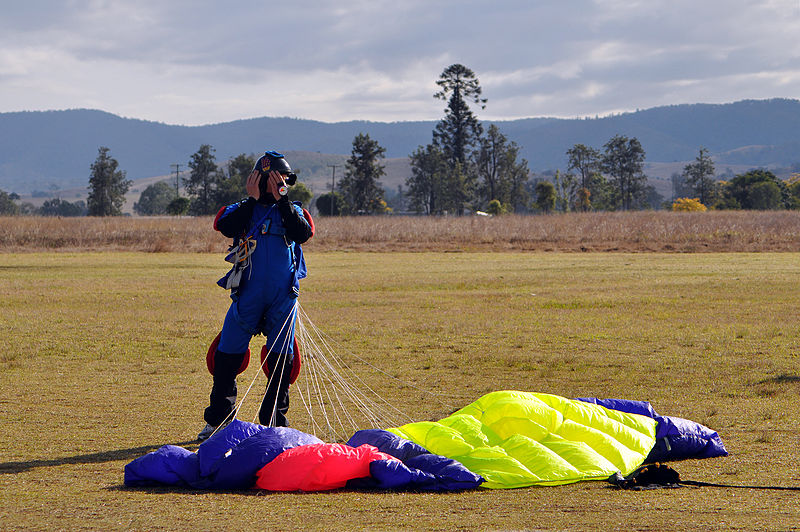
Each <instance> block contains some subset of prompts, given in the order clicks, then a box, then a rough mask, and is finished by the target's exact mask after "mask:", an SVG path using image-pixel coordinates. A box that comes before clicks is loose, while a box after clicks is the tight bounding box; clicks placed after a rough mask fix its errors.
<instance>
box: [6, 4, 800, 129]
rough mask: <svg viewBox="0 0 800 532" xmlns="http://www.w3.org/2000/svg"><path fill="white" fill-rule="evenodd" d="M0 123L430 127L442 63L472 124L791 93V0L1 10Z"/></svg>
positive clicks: (798, 88) (794, 81)
mask: <svg viewBox="0 0 800 532" xmlns="http://www.w3.org/2000/svg"><path fill="white" fill-rule="evenodd" d="M4 10H5V12H4V16H3V18H2V19H0V50H2V51H0V79H2V81H3V83H2V85H0V102H3V103H2V106H0V111H13V110H22V109H63V108H71V107H98V108H101V109H103V110H107V111H111V112H115V113H118V114H122V115H124V116H133V117H138V118H146V119H150V120H158V121H164V122H170V123H185V124H202V123H209V122H219V121H225V120H234V119H237V118H247V117H254V116H265V115H270V116H294V117H302V118H312V119H318V120H327V121H338V120H351V119H368V120H417V119H436V118H438V117H440V116H441V113H442V108H443V106H442V104H441V102H437V101H435V100H434V99H433V98H432V94H433V92H434V91H435V81H436V79H437V78H438V76H439V74H440V73H441V71H442V70H443V69H444V68H445V67H447V66H448V65H449V64H451V63H455V62H460V63H463V64H465V65H467V66H468V67H470V68H471V69H472V70H473V71H475V72H476V74H477V75H478V77H479V79H480V81H481V84H482V86H483V88H484V96H486V97H487V98H488V99H489V103H488V106H487V108H486V110H485V111H483V112H482V113H481V117H482V118H488V119H510V118H517V117H524V116H564V117H568V116H584V115H595V114H600V115H602V114H606V113H608V112H615V111H621V110H632V109H634V108H637V107H638V108H644V107H650V106H655V105H667V104H673V103H685V102H699V101H703V102H724V101H734V100H737V99H742V98H770V97H797V96H798V94H800V85H799V84H798V83H799V81H798V77H800V64H798V63H799V61H798V59H797V58H799V57H800V40H798V39H797V38H796V36H797V35H800V3H798V2H797V1H796V0H771V1H763V2H752V1H749V0H727V1H723V0H715V1H707V2H697V1H696V0H695V1H693V2H690V1H687V0H673V1H667V0H648V1H633V0H625V1H622V0H576V1H573V2H559V1H556V0H548V1H542V2H529V1H527V0H525V1H523V0H518V1H516V0H500V1H498V2H495V3H492V4H491V6H489V5H487V4H486V3H485V2H478V1H476V0H464V1H455V0H444V1H441V2H432V3H431V2H423V1H421V0H404V1H403V2H397V1H393V2H390V1H385V0H371V1H366V0H340V1H339V2H336V3H333V2H327V1H321V0H298V1H296V2H293V3H291V4H289V3H280V4H277V5H275V4H273V3H265V2H261V1H257V0H244V1H241V2H236V3H234V4H220V3H218V2H213V1H210V0H203V1H196V2H192V1H188V0H174V1H170V2H163V1H156V0H143V1H138V2H133V1H130V2H111V1H104V0H94V1H89V2H56V1H52V2H50V1H44V0H29V1H27V2H24V3H23V2H16V3H11V4H10V5H9V6H5V7H4Z"/></svg>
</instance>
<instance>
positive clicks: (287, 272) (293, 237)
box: [204, 198, 312, 426]
mask: <svg viewBox="0 0 800 532" xmlns="http://www.w3.org/2000/svg"><path fill="white" fill-rule="evenodd" d="M214 227H215V228H216V229H217V230H219V231H220V232H222V233H223V234H224V235H225V236H229V237H232V238H235V239H237V240H243V239H245V238H248V237H249V238H251V239H252V240H254V241H255V243H256V245H255V249H253V251H252V253H251V254H250V256H249V261H250V265H249V266H248V267H247V268H246V269H244V271H243V272H242V275H241V280H240V282H239V285H238V287H236V288H233V289H232V291H231V299H232V300H233V301H232V303H231V306H230V308H229V309H228V313H227V315H226V316H225V321H224V323H223V326H222V333H221V335H220V341H219V345H218V346H217V351H216V353H215V354H214V385H213V387H212V391H211V396H210V405H209V407H208V408H206V410H205V414H204V417H205V420H206V422H208V423H209V424H210V425H212V426H217V425H219V424H220V423H222V422H223V421H224V420H225V418H227V417H228V415H229V414H230V413H231V411H232V410H233V407H234V405H235V403H236V373H237V370H238V368H239V366H240V365H241V363H242V360H243V359H244V355H245V353H246V351H247V350H248V348H249V345H250V340H251V339H252V337H253V336H255V335H256V334H263V335H264V336H266V338H267V341H266V346H267V349H268V350H269V354H268V356H267V367H268V369H269V373H270V379H269V382H268V384H267V392H266V394H265V396H264V400H263V402H262V404H261V409H260V412H259V421H260V422H261V423H262V424H263V425H271V426H287V422H286V412H287V411H288V408H289V375H290V373H291V369H292V362H293V351H294V349H293V345H294V324H295V320H296V311H295V303H296V302H297V296H298V294H299V283H298V281H299V279H301V278H303V277H305V274H306V271H305V262H304V260H303V256H302V249H301V248H300V244H301V243H303V242H305V241H306V240H308V238H310V236H311V234H312V230H311V227H310V225H309V224H308V222H307V220H306V219H305V217H304V215H303V210H302V208H301V207H300V206H299V205H295V204H292V203H290V202H289V201H288V200H287V199H286V198H281V199H280V200H278V201H277V202H275V201H274V200H272V198H268V199H267V200H266V201H265V202H260V201H259V202H256V201H255V200H254V199H253V198H249V199H248V200H245V201H241V202H239V203H234V204H233V205H229V206H227V207H224V208H223V209H221V210H220V213H219V214H218V215H217V218H216V220H215V221H214ZM232 273H233V270H232V271H231V272H229V274H228V275H226V276H225V277H223V278H222V279H220V282H219V284H220V285H221V286H225V281H226V279H227V278H228V276H229V275H231V274H232Z"/></svg>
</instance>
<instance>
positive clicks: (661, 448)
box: [578, 397, 728, 463]
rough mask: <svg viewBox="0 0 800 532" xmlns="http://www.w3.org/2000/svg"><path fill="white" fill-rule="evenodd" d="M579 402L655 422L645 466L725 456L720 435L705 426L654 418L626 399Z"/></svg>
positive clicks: (644, 403)
mask: <svg viewBox="0 0 800 532" xmlns="http://www.w3.org/2000/svg"><path fill="white" fill-rule="evenodd" d="M578 400H579V401H585V402H587V403H594V404H597V405H600V406H604V407H606V408H609V409H611V410H619V411H621V412H627V413H629V414H639V415H642V416H647V417H650V418H653V419H655V420H656V421H657V422H658V426H657V427H656V444H655V445H654V446H653V450H652V451H650V454H649V455H648V456H647V458H646V459H645V462H648V463H652V462H669V461H674V460H685V459H687V458H714V457H717V456H728V451H727V450H726V449H725V445H724V444H723V443H722V438H720V436H719V434H717V433H716V432H715V431H713V430H711V429H710V428H708V427H706V426H705V425H701V424H700V423H696V422H694V421H690V420H688V419H683V418H680V417H673V416H661V415H659V414H656V411H655V410H654V409H653V407H652V405H651V404H650V403H648V402H647V401H631V400H628V399H597V398H594V397H579V398H578Z"/></svg>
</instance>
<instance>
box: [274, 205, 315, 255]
mask: <svg viewBox="0 0 800 532" xmlns="http://www.w3.org/2000/svg"><path fill="white" fill-rule="evenodd" d="M277 204H278V211H279V212H280V213H281V221H282V222H283V227H285V228H286V238H288V239H290V240H293V241H294V242H297V243H298V244H303V243H304V242H306V241H307V240H308V239H309V238H311V237H312V236H313V235H314V231H313V230H312V229H311V224H309V223H308V220H306V217H305V216H303V212H302V210H301V209H300V208H299V207H295V205H294V204H293V203H292V202H290V201H289V199H288V198H287V197H286V196H282V197H281V199H279V200H278V201H277Z"/></svg>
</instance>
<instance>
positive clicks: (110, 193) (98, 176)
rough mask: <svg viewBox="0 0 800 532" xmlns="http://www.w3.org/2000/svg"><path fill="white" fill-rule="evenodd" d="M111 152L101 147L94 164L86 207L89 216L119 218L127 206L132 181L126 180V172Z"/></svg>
mask: <svg viewBox="0 0 800 532" xmlns="http://www.w3.org/2000/svg"><path fill="white" fill-rule="evenodd" d="M109 151H110V150H109V149H108V148H106V147H105V146H101V147H100V148H98V150H97V152H98V153H97V159H95V161H94V163H92V166H91V170H92V174H91V176H90V177H89V196H88V198H87V199H86V206H87V210H88V214H89V216H119V215H121V214H122V206H123V205H124V204H125V193H126V192H128V189H129V188H130V186H131V181H130V180H128V179H125V172H124V171H122V170H119V169H118V168H119V163H118V162H117V160H116V159H114V158H113V157H111V156H109V154H108V152H109Z"/></svg>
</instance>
